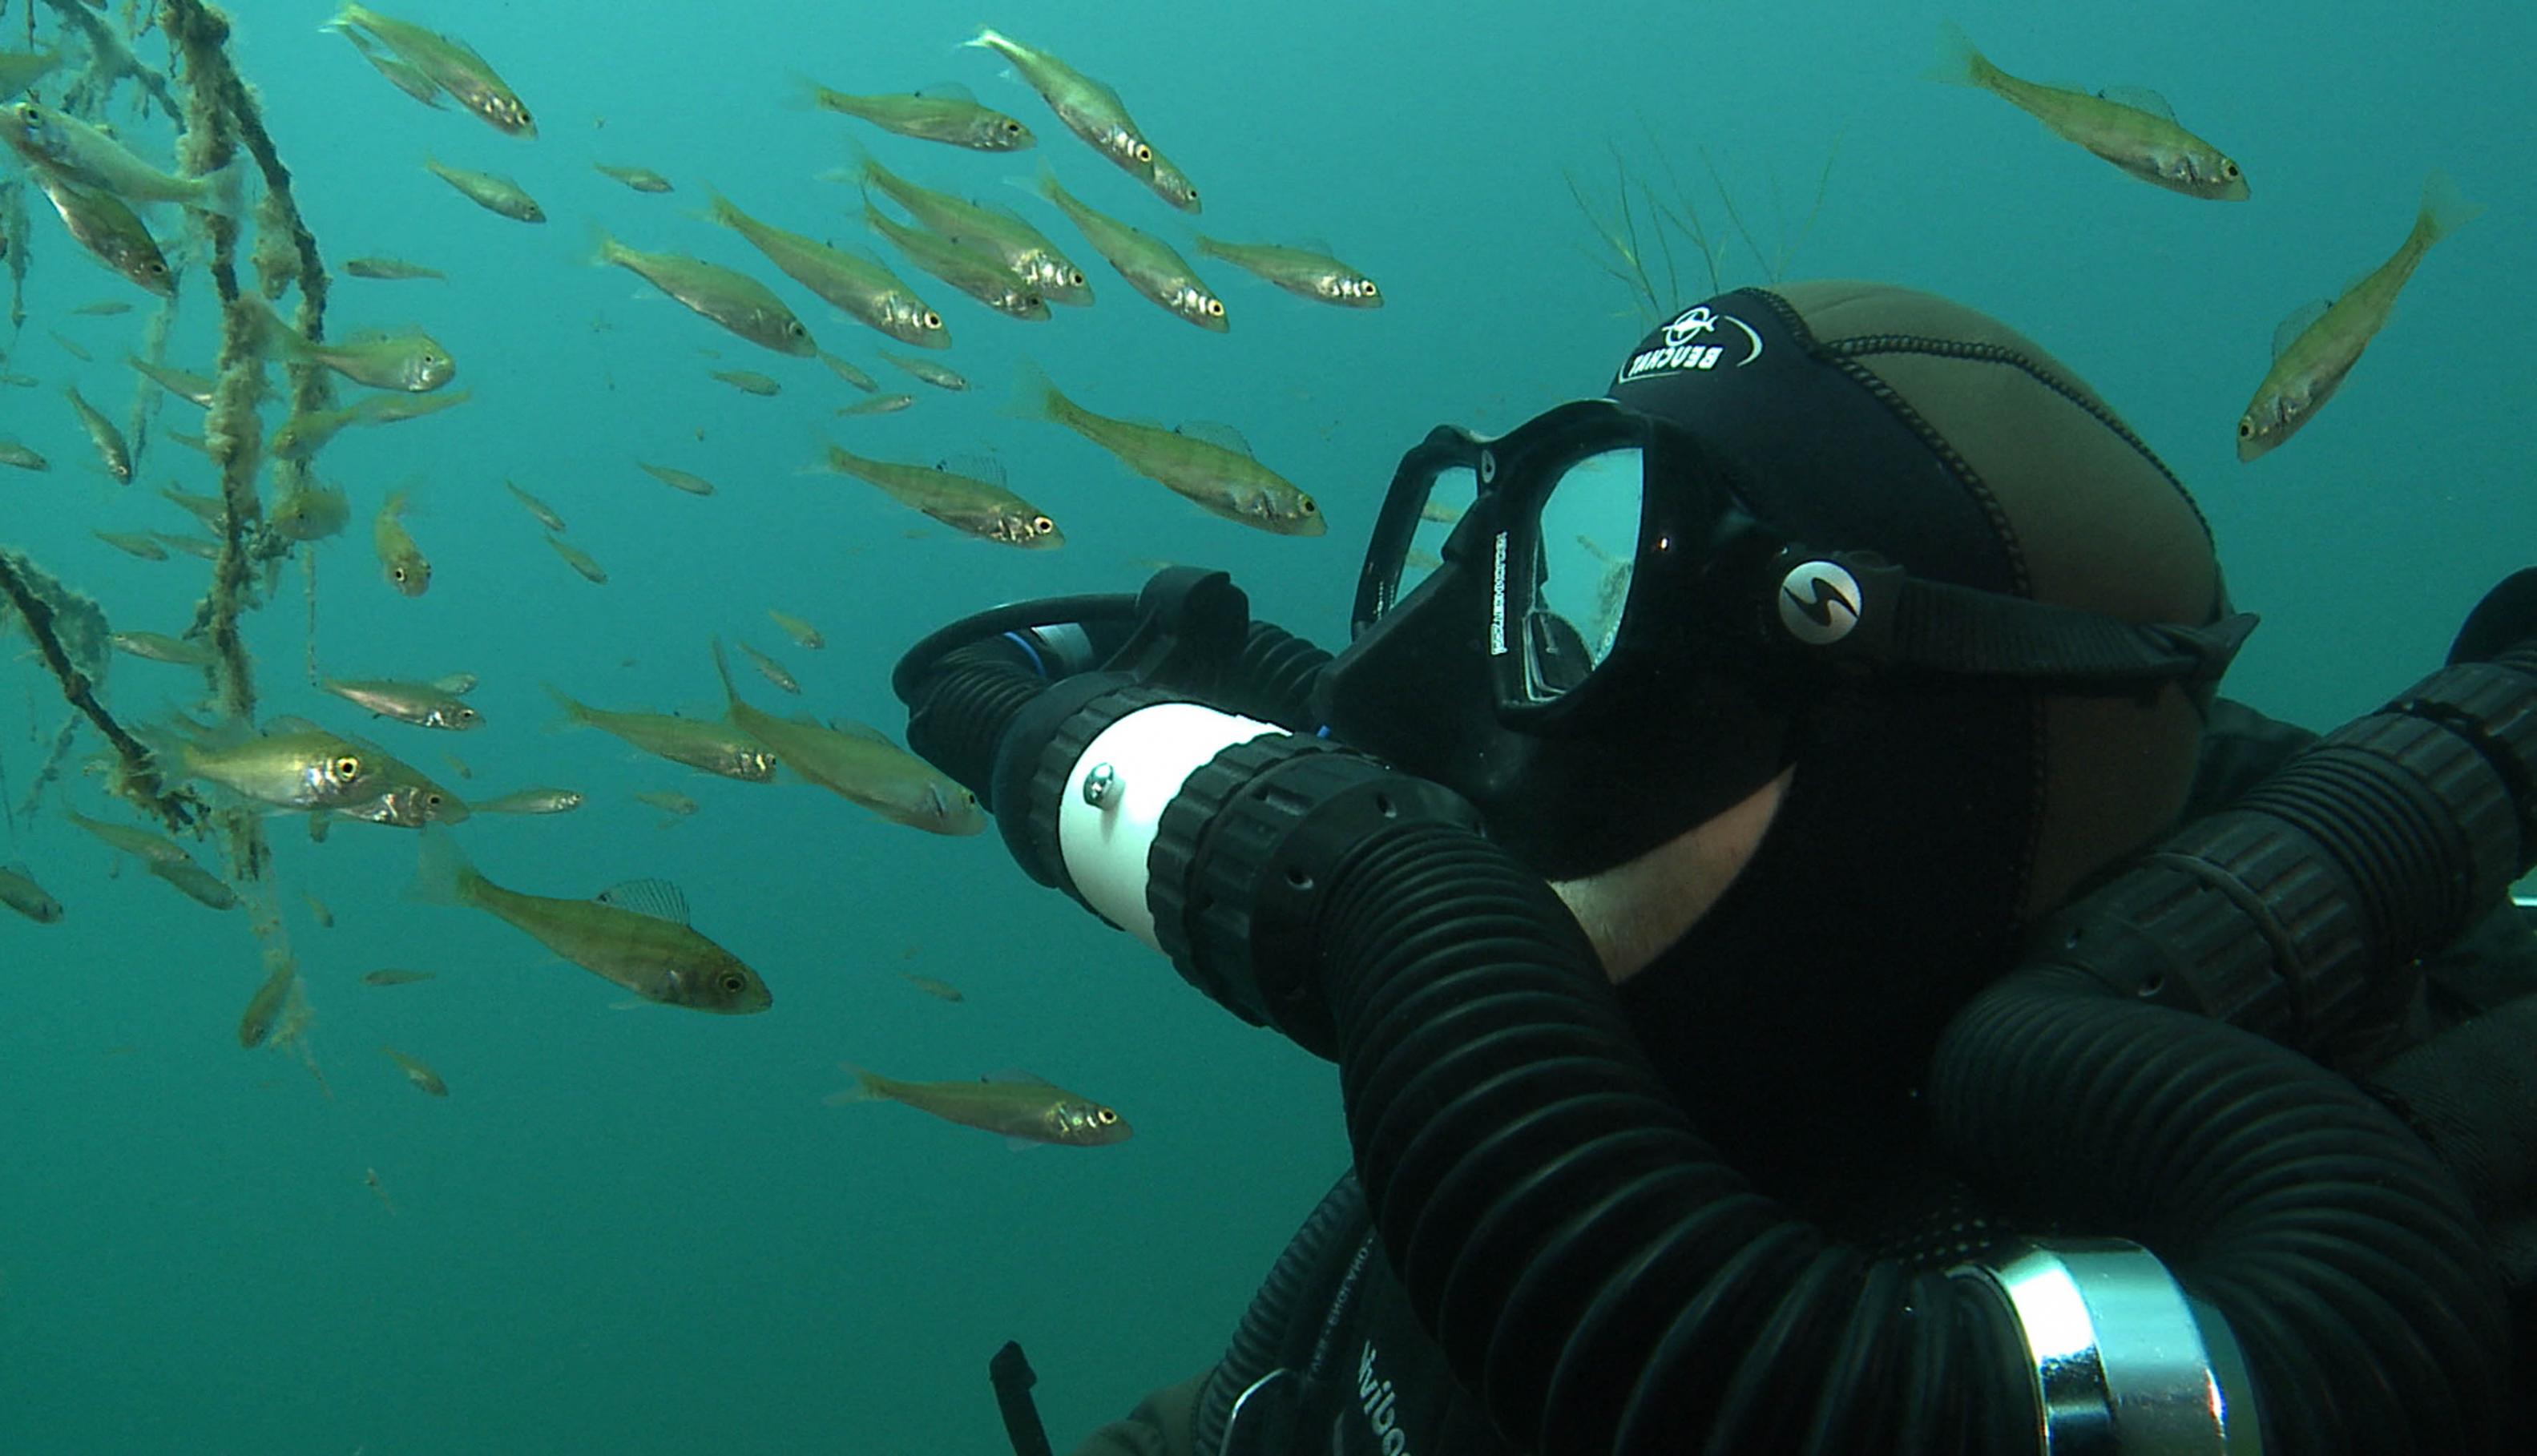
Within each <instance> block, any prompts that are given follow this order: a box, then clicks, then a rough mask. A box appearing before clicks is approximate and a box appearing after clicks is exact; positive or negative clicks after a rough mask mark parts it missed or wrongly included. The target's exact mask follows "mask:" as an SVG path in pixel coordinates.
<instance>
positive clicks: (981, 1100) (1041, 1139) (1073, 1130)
mask: <svg viewBox="0 0 2537 1456" xmlns="http://www.w3.org/2000/svg"><path fill="white" fill-rule="evenodd" d="M838 1066H839V1068H840V1069H841V1070H843V1071H845V1072H847V1073H848V1074H850V1075H852V1076H853V1078H854V1079H855V1085H854V1087H853V1088H851V1089H849V1090H848V1091H846V1092H838V1093H837V1094H835V1095H834V1096H831V1097H829V1098H828V1101H829V1103H830V1104H831V1105H842V1104H845V1103H851V1102H877V1101H888V1102H900V1103H904V1104H905V1105H907V1106H910V1107H914V1108H915V1109H916V1110H918V1111H919V1112H930V1113H932V1114H933V1115H934V1116H936V1117H940V1118H942V1119H943V1121H944V1122H956V1123H958V1124H960V1125H961V1126H962V1127H974V1128H977V1129H979V1130H980V1131H982V1132H990V1133H1001V1134H1003V1135H1004V1136H1005V1137H1006V1138H1007V1139H1008V1140H1011V1141H1015V1142H1022V1143H1056V1144H1059V1145H1061V1146H1064V1147H1069V1148H1099V1147H1103V1146H1105V1145H1108V1144H1111V1143H1122V1142H1125V1141H1127V1139H1128V1135H1129V1132H1130V1129H1129V1127H1128V1121H1127V1119H1126V1118H1123V1117H1121V1116H1120V1115H1119V1114H1118V1113H1116V1112H1114V1111H1112V1110H1111V1109H1110V1108H1108V1107H1105V1106H1103V1105H1102V1104H1100V1103H1099V1102H1096V1101H1094V1100H1092V1099H1091V1098H1090V1097H1084V1096H1077V1095H1076V1094H1074V1093H1073V1092H1068V1091H1066V1090H1065V1089H1063V1088H1059V1087H1054V1086H1052V1085H1050V1084H1049V1083H1046V1082H1043V1081H1041V1080H1040V1079H1038V1078H1036V1077H1032V1076H1030V1075H1029V1074H1027V1073H1011V1074H1008V1075H1007V1076H1006V1077H1005V1078H1003V1079H1000V1080H994V1081H990V1080H988V1079H986V1078H980V1079H979V1080H977V1081H976V1082H900V1081H898V1080H897V1079H895V1078H890V1077H883V1076H881V1075H879V1074H878V1073H876V1072H867V1071H865V1070H864V1069H863V1068H861V1067H857V1066H853V1065H850V1064H847V1063H843V1062H840V1063H838Z"/></svg>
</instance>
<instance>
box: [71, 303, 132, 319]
mask: <svg viewBox="0 0 2537 1456" xmlns="http://www.w3.org/2000/svg"><path fill="white" fill-rule="evenodd" d="M131 311H132V305H131V304H130V303H128V302H126V301H125V300H123V299H121V298H99V299H98V300H97V301H96V302H94V303H82V304H81V305H79V306H78V307H77V308H74V309H72V310H71V312H73V313H76V314H79V315H81V316H83V317H86V318H111V317H113V316H114V315H116V314H118V313H130V312H131Z"/></svg>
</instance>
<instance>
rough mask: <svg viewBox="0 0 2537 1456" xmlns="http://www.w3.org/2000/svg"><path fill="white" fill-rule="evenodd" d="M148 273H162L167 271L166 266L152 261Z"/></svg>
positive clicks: (154, 260)
mask: <svg viewBox="0 0 2537 1456" xmlns="http://www.w3.org/2000/svg"><path fill="white" fill-rule="evenodd" d="M150 271H151V272H153V273H164V272H166V271H167V265H166V264H164V263H162V262H159V261H157V260H156V259H153V260H152V261H151V263H150Z"/></svg>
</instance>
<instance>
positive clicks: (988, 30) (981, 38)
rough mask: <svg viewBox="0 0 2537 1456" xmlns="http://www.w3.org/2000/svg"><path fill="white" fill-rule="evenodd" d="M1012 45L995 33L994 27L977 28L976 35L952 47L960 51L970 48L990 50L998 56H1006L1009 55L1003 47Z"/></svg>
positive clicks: (1002, 36)
mask: <svg viewBox="0 0 2537 1456" xmlns="http://www.w3.org/2000/svg"><path fill="white" fill-rule="evenodd" d="M1012 43H1013V42H1012V41H1010V40H1008V39H1007V38H1006V37H1005V36H1004V35H1002V34H1000V33H998V32H997V30H996V28H995V27H993V26H980V27H979V28H978V33H977V34H975V35H972V36H970V37H969V38H968V39H966V40H963V41H961V42H960V43H959V45H958V46H956V47H954V48H955V49H960V50H967V49H970V48H972V47H975V48H976V49H979V50H992V51H995V52H996V53H997V54H999V55H1008V54H1009V52H1008V51H1007V50H1006V49H1005V47H1006V46H1008V45H1010V44H1012Z"/></svg>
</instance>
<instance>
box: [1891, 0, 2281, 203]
mask: <svg viewBox="0 0 2537 1456" xmlns="http://www.w3.org/2000/svg"><path fill="white" fill-rule="evenodd" d="M1929 78H1930V79H1931V80H1933V81H1944V82H1947V83H1949V84H1950V85H1954V86H1971V87H1975V88H1977V89H1979V90H1982V91H1987V92H1990V93H1992V94H1993V95H1995V96H1997V97H1999V98H2000V99H2003V100H2005V101H2007V102H2008V103H2009V104H2010V105H2013V106H2015V107H2017V108H2018V109H2019V110H2021V111H2024V112H2026V113H2027V114H2028V115H2030V116H2033V117H2034V118H2035V119H2036V120H2038V121H2041V122H2043V123H2044V125H2045V128H2046V129H2047V130H2049V131H2050V132H2051V133H2052V134H2053V135H2054V136H2057V137H2059V138H2061V139H2062V140H2063V141H2066V142H2075V143H2077V144H2078V145H2079V146H2081V147H2084V148H2086V149H2087V150H2088V151H2090V152H2093V153H2095V154H2096V155H2097V156H2099V157H2102V158H2104V159H2105V160H2106V161H2108V162H2111V163H2113V164H2114V165H2116V166H2118V167H2121V168H2122V169H2123V170H2124V171H2127V172H2130V173H2131V174H2132V175H2133V176H2136V177H2138V178H2140V179H2141V180H2142V181H2144V182H2151V183H2155V184H2156V185H2158V186H2161V187H2165V188H2167V189H2168V190H2169V191H2171V192H2181V193H2183V194H2184V195H2185V196H2187V197H2203V198H2210V199H2213V200H2215V201H2220V202H2237V201H2241V200H2243V199H2244V197H2245V196H2246V174H2245V173H2244V172H2243V171H2240V170H2239V169H2238V164H2237V163H2235V162H2232V161H2231V160H2229V158H2228V157H2227V156H2225V155H2224V154H2223V153H2222V152H2221V151H2220V149H2219V148H2217V147H2214V146H2212V145H2211V144H2210V143H2209V142H2206V141H2204V140H2202V139H2201V138H2200V137H2197V136H2195V135H2194V134H2193V133H2191V132H2189V131H2186V130H2185V129H2184V128H2183V127H2182V126H2179V125H2178V124H2177V120H2176V112H2175V111H2174V110H2172V109H2170V107H2169V106H2168V104H2167V102H2166V100H2164V99H2161V98H2160V97H2159V96H2158V94H2157V93H2155V92H2148V91H2141V90H2138V89H2137V88H2128V87H2127V88H2110V89H2109V90H2107V91H2104V92H2100V93H2098V94H2097V95H2095V96H2090V95H2088V94H2087V93H2086V92H2082V91H2071V90H2068V89H2066V88H2063V87H2058V86H2039V85H2037V84H2036V83H2034V82H2032V81H2020V80H2019V79H2017V78H2016V77H2014V76H2011V75H2009V74H2008V73H2007V72H2006V71H2003V70H2001V69H2000V68H1999V67H1997V66H1994V65H1992V64H1991V63H1990V61H1989V60H1988V59H1986V58H1985V57H1984V55H1983V53H1982V52H1981V51H1979V50H1976V49H1975V48H1974V43H1973V40H1972V39H1971V38H1970V37H1969V36H1967V35H1966V34H1965V33H1964V31H1963V29H1962V28H1961V27H1959V26H1957V25H1956V24H1955V22H1953V21H1944V22H1941V23H1940V24H1939V28H1938V63H1937V65H1936V66H1935V67H1933V68H1931V70H1930V71H1929Z"/></svg>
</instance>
